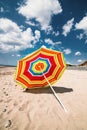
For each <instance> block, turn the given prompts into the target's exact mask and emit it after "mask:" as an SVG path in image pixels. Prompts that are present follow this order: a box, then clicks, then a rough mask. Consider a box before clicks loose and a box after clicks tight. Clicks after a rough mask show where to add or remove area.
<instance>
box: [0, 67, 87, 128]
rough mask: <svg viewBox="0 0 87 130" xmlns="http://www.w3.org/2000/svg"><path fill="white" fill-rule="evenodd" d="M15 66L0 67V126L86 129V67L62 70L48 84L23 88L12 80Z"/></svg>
mask: <svg viewBox="0 0 87 130" xmlns="http://www.w3.org/2000/svg"><path fill="white" fill-rule="evenodd" d="M14 73H15V67H0V130H87V71H86V70H85V71H84V70H82V71H80V70H70V69H67V70H65V72H64V74H63V76H62V77H61V79H60V80H59V81H58V82H56V83H55V84H54V85H53V88H54V89H55V91H56V93H57V95H58V96H59V98H60V99H61V101H62V102H63V104H64V105H65V107H66V109H67V113H65V112H64V110H63V109H62V108H61V106H60V104H59V103H58V101H57V100H56V98H55V97H54V95H53V93H52V91H51V90H50V88H44V89H33V90H29V91H27V92H25V91H24V89H23V88H22V87H21V86H19V85H18V84H17V83H16V82H15V80H14Z"/></svg>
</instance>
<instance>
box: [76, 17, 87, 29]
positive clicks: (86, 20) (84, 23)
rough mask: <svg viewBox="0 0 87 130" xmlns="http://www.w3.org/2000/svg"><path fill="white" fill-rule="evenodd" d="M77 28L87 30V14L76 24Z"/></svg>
mask: <svg viewBox="0 0 87 130" xmlns="http://www.w3.org/2000/svg"><path fill="white" fill-rule="evenodd" d="M75 28H76V29H79V30H83V31H87V16H85V17H83V19H82V20H81V21H80V22H79V23H76V24H75Z"/></svg>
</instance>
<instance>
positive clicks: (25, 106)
mask: <svg viewBox="0 0 87 130" xmlns="http://www.w3.org/2000/svg"><path fill="white" fill-rule="evenodd" d="M28 104H29V101H27V102H26V103H24V104H22V106H21V107H19V111H23V110H24V109H26V108H27V106H28Z"/></svg>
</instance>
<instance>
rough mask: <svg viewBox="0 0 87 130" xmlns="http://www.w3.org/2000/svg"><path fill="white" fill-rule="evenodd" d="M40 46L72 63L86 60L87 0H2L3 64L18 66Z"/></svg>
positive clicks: (0, 38)
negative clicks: (59, 52) (49, 49)
mask: <svg viewBox="0 0 87 130" xmlns="http://www.w3.org/2000/svg"><path fill="white" fill-rule="evenodd" d="M41 46H46V47H48V48H51V49H54V50H58V51H62V52H63V53H64V56H65V60H66V62H67V63H70V64H80V63H82V62H84V61H85V60H87V0H73V1H70V0H26V1H25V0H0V64H6V65H16V64H17V61H18V60H19V59H21V58H22V57H24V56H26V55H27V54H30V53H31V52H33V51H35V50H37V49H38V48H40V47H41Z"/></svg>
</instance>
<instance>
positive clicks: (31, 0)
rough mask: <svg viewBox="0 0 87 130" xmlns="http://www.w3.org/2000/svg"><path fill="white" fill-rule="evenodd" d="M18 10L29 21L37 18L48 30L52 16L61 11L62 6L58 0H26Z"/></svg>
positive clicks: (42, 27) (44, 28) (43, 28)
mask: <svg viewBox="0 0 87 130" xmlns="http://www.w3.org/2000/svg"><path fill="white" fill-rule="evenodd" d="M17 10H18V13H19V14H22V15H23V16H25V17H26V19H27V21H30V20H31V19H35V21H36V22H39V23H40V25H41V29H42V30H46V29H47V28H48V26H49V25H50V21H51V17H52V16H53V15H56V14H59V13H61V12H62V7H61V5H60V3H59V1H58V0H43V1H42V0H26V1H25V3H24V4H22V5H20V7H19V8H18V9H17Z"/></svg>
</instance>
